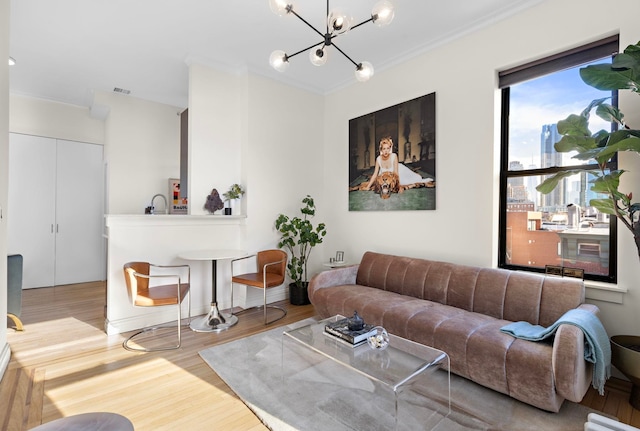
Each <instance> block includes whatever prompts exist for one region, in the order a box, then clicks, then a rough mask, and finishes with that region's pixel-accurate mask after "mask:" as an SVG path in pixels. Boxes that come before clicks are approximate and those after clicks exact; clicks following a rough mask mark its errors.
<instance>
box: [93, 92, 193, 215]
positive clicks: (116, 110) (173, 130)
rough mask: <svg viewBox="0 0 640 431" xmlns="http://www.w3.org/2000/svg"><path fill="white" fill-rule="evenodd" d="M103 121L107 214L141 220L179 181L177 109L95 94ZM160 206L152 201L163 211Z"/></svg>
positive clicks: (134, 99)
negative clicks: (157, 196) (105, 113)
mask: <svg viewBox="0 0 640 431" xmlns="http://www.w3.org/2000/svg"><path fill="white" fill-rule="evenodd" d="M95 101H96V103H97V104H99V105H102V106H106V107H108V108H109V115H108V116H107V119H106V120H105V138H104V142H105V160H106V162H107V192H108V202H107V212H108V213H109V214H144V209H145V208H146V207H147V206H149V204H150V203H151V198H152V197H153V196H154V195H155V194H156V193H162V194H163V195H164V196H165V197H167V199H168V196H167V195H168V193H169V183H168V180H169V178H180V116H179V114H180V112H181V111H182V110H181V109H180V108H177V107H174V106H169V105H163V104H160V103H154V102H147V101H145V100H141V99H137V98H135V97H129V96H125V95H122V94H115V93H105V92H98V93H96V95H95ZM161 202H162V201H161V200H160V199H157V200H156V201H155V203H156V208H157V209H159V210H162V205H163V204H162V203H161Z"/></svg>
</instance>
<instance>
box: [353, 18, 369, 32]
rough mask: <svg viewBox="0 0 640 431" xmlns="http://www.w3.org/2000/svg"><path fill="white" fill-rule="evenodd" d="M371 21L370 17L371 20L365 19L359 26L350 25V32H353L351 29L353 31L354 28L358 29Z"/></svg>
mask: <svg viewBox="0 0 640 431" xmlns="http://www.w3.org/2000/svg"><path fill="white" fill-rule="evenodd" d="M371 21H373V17H371V18H369V19H366V20H364V21H362V22H361V23H360V24H356V25H352V26H351V30H353V29H355V28H358V27H360V26H361V25H363V24H366V23H368V22H371Z"/></svg>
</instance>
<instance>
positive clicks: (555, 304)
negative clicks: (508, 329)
mask: <svg viewBox="0 0 640 431" xmlns="http://www.w3.org/2000/svg"><path fill="white" fill-rule="evenodd" d="M356 284H360V285H364V286H370V287H375V288H377V289H382V290H387V291H391V292H396V293H399V294H402V295H408V296H413V297H415V298H419V299H427V300H430V301H435V302H439V303H441V304H445V305H450V306H453V307H458V308H462V309H464V310H467V311H473V312H476V313H482V314H486V315H488V316H492V317H495V318H498V319H504V320H510V321H521V320H524V321H527V322H529V323H531V324H534V325H542V326H549V325H551V324H552V323H553V322H555V321H556V320H557V319H558V318H559V317H560V316H562V315H563V314H564V313H565V312H566V311H568V310H570V309H572V308H576V307H577V306H579V305H580V304H582V303H584V283H583V282H582V280H578V279H574V278H560V277H545V276H542V275H538V274H532V273H526V272H518V271H510V270H505V269H493V268H479V267H473V266H465V265H456V264H452V263H446V262H438V261H432V260H426V259H417V258H410V257H401V256H392V255H387V254H380V253H374V252H366V253H365V254H364V256H363V257H362V261H361V262H360V267H359V268H358V273H357V275H356Z"/></svg>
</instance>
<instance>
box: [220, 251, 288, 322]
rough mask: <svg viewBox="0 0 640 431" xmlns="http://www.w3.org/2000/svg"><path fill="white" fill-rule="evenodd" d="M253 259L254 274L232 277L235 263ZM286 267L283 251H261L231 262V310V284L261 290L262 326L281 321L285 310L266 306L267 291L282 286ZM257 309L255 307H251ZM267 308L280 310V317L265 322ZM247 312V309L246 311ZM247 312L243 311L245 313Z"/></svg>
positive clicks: (285, 255) (275, 306)
mask: <svg viewBox="0 0 640 431" xmlns="http://www.w3.org/2000/svg"><path fill="white" fill-rule="evenodd" d="M249 258H255V260H256V268H257V269H256V272H250V273H245V274H238V275H234V268H235V265H234V264H235V263H236V262H238V261H241V260H244V259H249ZM286 267H287V253H285V252H284V251H283V250H263V251H259V252H257V253H256V254H252V255H249V256H244V257H241V258H238V259H233V260H232V261H231V310H232V311H233V283H237V284H244V285H246V286H251V287H255V288H257V289H262V294H263V305H262V307H263V309H264V324H265V325H268V324H270V323H273V322H275V321H278V320H280V319H282V318H283V317H284V316H286V315H287V310H286V309H285V308H283V307H279V306H277V305H267V289H269V288H272V287H277V286H281V285H282V284H284V276H285V271H286ZM251 308H257V307H251ZM267 308H272V309H276V310H280V311H281V312H282V315H281V316H280V317H278V318H277V319H274V320H271V321H267ZM247 310H249V308H248V309H247ZM247 310H243V312H244V311H247Z"/></svg>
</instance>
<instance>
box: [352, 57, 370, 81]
mask: <svg viewBox="0 0 640 431" xmlns="http://www.w3.org/2000/svg"><path fill="white" fill-rule="evenodd" d="M355 75H356V79H357V80H358V81H360V82H366V81H368V80H369V79H370V78H371V77H372V76H373V65H372V64H371V63H369V62H368V61H363V62H362V63H360V64H359V65H358V67H356V71H355Z"/></svg>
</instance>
